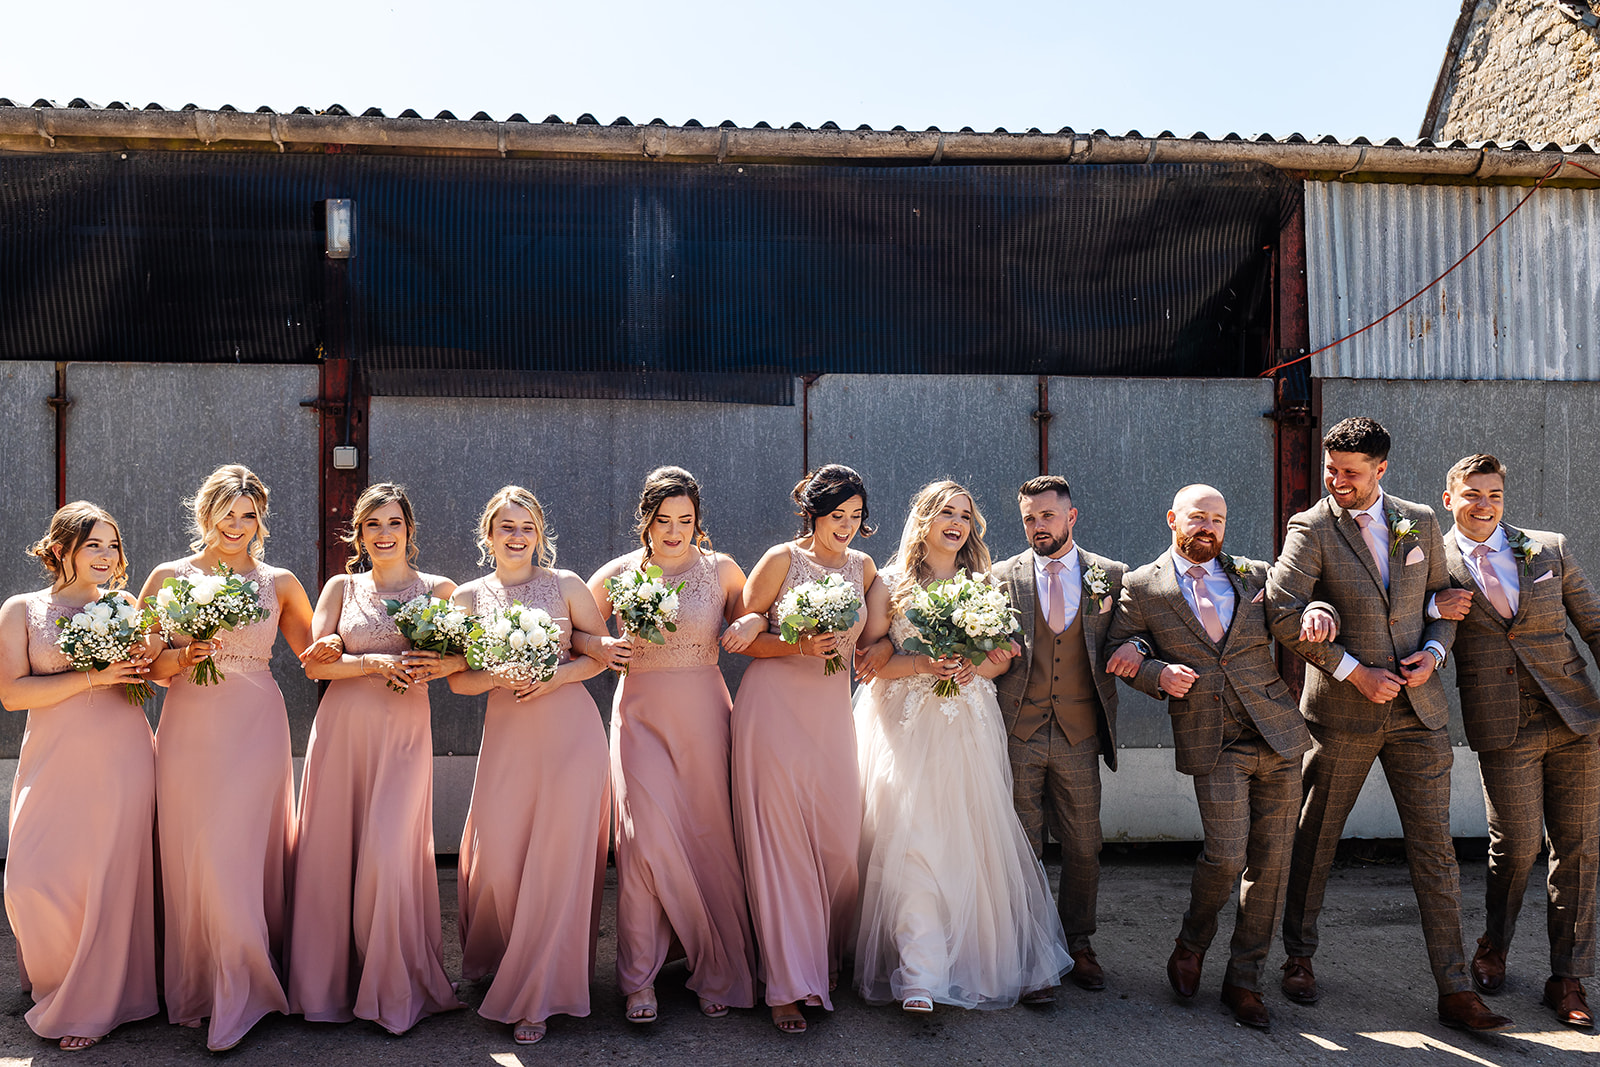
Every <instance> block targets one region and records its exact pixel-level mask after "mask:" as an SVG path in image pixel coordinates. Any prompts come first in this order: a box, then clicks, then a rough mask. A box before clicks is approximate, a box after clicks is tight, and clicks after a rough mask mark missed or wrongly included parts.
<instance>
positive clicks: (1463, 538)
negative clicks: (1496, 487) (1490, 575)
mask: <svg viewBox="0 0 1600 1067" xmlns="http://www.w3.org/2000/svg"><path fill="white" fill-rule="evenodd" d="M1455 535H1456V544H1458V545H1460V546H1461V554H1462V555H1463V556H1465V557H1466V560H1467V569H1468V570H1470V571H1471V572H1472V577H1473V579H1474V580H1476V581H1477V583H1478V588H1479V589H1482V588H1483V572H1482V571H1481V570H1480V569H1479V568H1478V559H1477V557H1476V556H1474V555H1473V554H1472V553H1474V552H1476V551H1477V549H1478V546H1479V545H1480V544H1484V545H1488V546H1489V566H1491V567H1493V568H1494V576H1495V577H1496V578H1499V579H1500V588H1501V589H1503V590H1504V591H1505V594H1506V601H1507V602H1508V603H1509V604H1510V605H1511V614H1513V615H1515V614H1516V613H1517V601H1518V598H1520V597H1521V595H1522V584H1521V580H1520V579H1519V578H1518V577H1517V554H1516V553H1515V552H1513V551H1511V542H1509V541H1507V540H1506V532H1505V531H1504V530H1502V529H1501V528H1500V527H1498V526H1496V527H1495V528H1494V533H1492V534H1490V535H1489V539H1488V540H1487V541H1474V540H1473V539H1472V538H1470V537H1468V536H1467V535H1466V534H1464V533H1462V532H1461V527H1459V526H1457V527H1456V528H1455Z"/></svg>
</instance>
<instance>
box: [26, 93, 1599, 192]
mask: <svg viewBox="0 0 1600 1067" xmlns="http://www.w3.org/2000/svg"><path fill="white" fill-rule="evenodd" d="M137 148H153V149H162V150H173V149H199V150H204V149H208V148H214V149H224V150H255V151H277V152H296V151H319V152H320V151H338V150H341V149H356V150H359V151H363V152H371V153H393V154H425V153H429V152H442V153H450V154H477V155H486V156H493V155H499V156H521V157H542V158H564V159H610V160H625V159H642V160H648V161H675V162H693V161H700V162H709V161H716V162H719V163H743V162H752V163H763V162H764V163H774V162H793V163H806V162H811V163H834V162H842V161H843V162H857V163H861V162H869V161H881V162H885V163H894V164H900V165H903V164H907V163H911V164H929V165H937V164H939V163H941V162H947V163H957V162H961V163H1002V162H1009V163H1032V164H1038V163H1065V162H1071V163H1264V164H1267V165H1270V166H1274V167H1277V168H1279V169H1282V170H1297V171H1304V172H1307V173H1311V174H1315V175H1318V176H1327V177H1333V176H1338V177H1352V176H1357V175H1360V176H1370V175H1419V176H1426V177H1443V178H1450V179H1456V180H1464V181H1518V180H1525V179H1528V178H1537V177H1539V176H1540V175H1541V174H1542V173H1543V172H1544V171H1545V170H1547V169H1548V168H1549V167H1550V166H1552V165H1553V164H1554V163H1556V162H1559V161H1560V160H1561V159H1562V158H1564V157H1578V158H1581V159H1584V160H1588V161H1591V162H1592V161H1594V159H1595V158H1596V154H1597V153H1596V148H1595V146H1593V145H1587V144H1583V145H1567V146H1562V145H1557V144H1545V145H1530V144H1528V143H1527V142H1525V141H1520V140H1519V141H1513V142H1510V143H1509V144H1497V143H1495V142H1492V141H1485V142H1481V143H1467V142H1463V141H1453V142H1451V143H1449V144H1446V145H1436V144H1435V143H1434V142H1432V141H1430V140H1428V139H1426V138H1423V139H1419V140H1415V141H1402V140H1400V139H1399V138H1397V137H1391V138H1390V139H1388V140H1387V141H1384V142H1383V143H1382V144H1374V143H1373V142H1372V141H1371V140H1369V139H1368V138H1365V137H1356V138H1354V139H1352V140H1349V141H1340V140H1339V139H1337V138H1334V137H1331V136H1323V137H1316V138H1308V137H1306V136H1304V135H1302V134H1299V133H1292V134H1289V135H1288V136H1285V137H1277V136H1274V135H1272V134H1259V135H1254V136H1252V137H1249V138H1246V137H1242V136H1240V135H1239V134H1237V133H1228V134H1225V135H1223V136H1222V137H1218V138H1213V137H1210V136H1208V135H1207V134H1205V133H1204V132H1197V133H1194V134H1192V135H1190V136H1188V137H1179V136H1177V135H1175V134H1174V133H1173V132H1172V131H1170V130H1163V131H1162V132H1160V133H1158V134H1155V135H1153V136H1146V135H1144V134H1142V133H1140V132H1139V131H1138V130H1129V131H1128V132H1127V133H1125V134H1121V135H1113V134H1111V133H1108V132H1107V131H1105V130H1103V129H1100V130H1094V131H1091V132H1087V133H1084V132H1079V131H1076V130H1074V129H1072V128H1071V127H1062V128H1061V129H1059V130H1057V131H1055V132H1053V133H1047V132H1044V131H1042V130H1039V129H1037V128H1035V129H1030V130H1027V131H1023V132H1015V133H1014V132H1011V131H1009V130H1005V129H997V130H993V131H988V132H979V131H976V130H974V129H972V128H971V127H963V128H962V129H960V130H941V129H939V128H937V127H930V128H928V129H927V130H920V131H919V130H907V129H906V128H905V127H903V126H895V127H893V128H892V129H888V130H875V129H873V128H871V127H870V126H857V127H856V128H854V129H844V128H842V127H841V126H840V125H839V124H838V123H836V122H824V123H822V124H821V125H820V126H818V127H816V128H808V127H806V126H805V125H804V124H802V123H798V122H795V123H790V124H789V125H787V126H782V125H781V124H780V125H773V124H770V123H767V122H757V123H756V124H755V125H754V126H750V127H741V126H739V125H737V124H736V123H734V122H732V121H731V120H724V121H722V122H721V123H718V124H716V125H714V126H713V125H708V124H706V123H702V122H700V121H698V120H696V119H687V120H685V121H683V122H682V123H677V124H674V123H669V122H668V121H667V120H665V119H662V118H653V119H651V120H649V121H648V122H644V123H635V122H634V121H632V120H631V119H629V118H628V117H626V116H619V117H617V118H616V119H614V120H612V122H610V123H609V124H604V123H601V122H600V120H598V119H597V118H595V116H594V115H592V114H583V115H580V116H578V117H577V119H576V120H575V121H571V122H568V121H565V120H563V119H562V118H561V116H559V115H549V116H546V117H545V119H544V120H543V121H541V122H530V121H528V119H527V118H526V117H525V116H524V115H522V114H520V113H519V114H513V115H510V116H508V117H507V118H505V119H504V120H497V119H495V118H493V117H492V116H490V115H489V114H487V113H486V112H483V111H479V112H476V113H475V114H473V116H472V117H471V118H470V119H465V120H463V119H458V118H457V117H456V116H455V115H453V114H452V113H450V112H448V111H442V112H440V113H439V114H438V115H436V116H434V117H433V118H424V117H423V116H421V115H420V114H418V113H417V112H416V111H414V110H412V109H409V108H408V109H406V110H405V111H403V112H401V113H400V114H399V115H398V116H395V117H392V118H391V117H388V116H385V115H384V113H383V112H382V111H381V110H380V109H378V108H368V109H366V110H365V111H363V112H361V113H360V114H359V115H358V114H356V113H355V112H354V110H353V109H351V108H346V107H344V106H342V105H340V104H332V105H330V106H328V107H325V108H320V109H312V108H310V107H297V108H294V109H293V110H291V111H287V112H279V111H274V110H273V109H272V108H269V107H259V108H256V109H255V110H253V111H247V110H241V109H239V108H236V107H234V106H233V105H224V106H222V107H221V108H219V109H217V110H214V111H211V110H204V109H201V108H199V107H197V106H196V105H194V104H185V105H184V106H183V107H182V108H178V109H170V110H169V109H167V108H165V107H163V106H161V105H160V104H154V103H152V104H148V105H146V106H145V107H143V108H138V109H134V108H130V107H128V105H126V104H124V103H122V102H120V101H117V102H113V103H111V104H108V105H106V106H105V107H103V108H101V107H97V106H96V105H94V104H92V103H90V102H89V101H87V100H84V99H82V98H78V99H74V100H72V101H70V102H69V103H68V104H67V105H66V106H65V107H60V106H57V105H56V104H55V102H53V101H49V100H36V101H34V102H33V104H32V105H31V106H20V105H19V104H18V103H17V102H16V101H13V100H8V99H5V98H0V152H8V151H9V152H16V151H23V152H37V151H62V150H67V151H117V150H121V149H137ZM1564 177H1571V178H1573V179H1578V178H1579V175H1577V174H1576V173H1573V174H1571V175H1564Z"/></svg>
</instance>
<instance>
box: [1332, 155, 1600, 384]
mask: <svg viewBox="0 0 1600 1067" xmlns="http://www.w3.org/2000/svg"><path fill="white" fill-rule="evenodd" d="M1527 194H1528V189H1527V188H1526V187H1516V186H1489V187H1482V188H1467V187H1457V186H1433V185H1376V184H1343V183H1337V182H1308V183H1307V185H1306V200H1305V202H1306V282H1307V289H1308V294H1307V295H1308V298H1309V304H1310V322H1311V347H1312V348H1313V349H1315V348H1320V347H1322V346H1323V345H1325V344H1327V343H1328V342H1330V341H1333V340H1335V339H1336V338H1338V337H1341V336H1345V335H1347V334H1349V333H1351V332H1353V331H1355V330H1358V329H1360V328H1361V327H1362V326H1365V325H1366V324H1367V323H1369V322H1372V321H1373V320H1374V319H1376V318H1378V317H1379V316H1380V315H1383V314H1384V313H1385V312H1387V311H1389V310H1390V309H1392V308H1394V307H1395V306H1396V305H1398V304H1399V303H1400V302H1401V301H1403V300H1405V299H1406V298H1407V297H1409V296H1411V295H1412V294H1413V293H1415V292H1417V291H1418V290H1419V289H1421V288H1422V287H1423V286H1424V285H1426V284H1428V282H1430V281H1432V280H1433V279H1434V278H1436V277H1438V276H1439V275H1440V274H1442V273H1443V272H1444V270H1445V269H1446V268H1447V267H1449V266H1450V264H1452V263H1454V262H1455V261H1456V260H1457V259H1459V258H1460V257H1461V256H1462V255H1463V254H1465V253H1466V251H1467V250H1468V249H1469V248H1471V247H1472V246H1473V245H1474V244H1476V243H1477V242H1478V241H1479V240H1480V239H1481V238H1482V237H1483V236H1484V234H1486V233H1488V232H1489V230H1491V229H1492V228H1493V227H1494V225H1495V223H1496V222H1498V221H1499V220H1500V219H1502V218H1504V217H1505V216H1506V215H1507V213H1509V212H1510V211H1511V210H1512V209H1513V208H1515V207H1516V206H1517V203H1518V202H1519V201H1521V200H1522V198H1523V197H1525V196H1526V195H1527ZM1597 306H1600V191H1596V190H1588V189H1549V188H1546V189H1541V190H1539V191H1538V192H1537V193H1535V194H1534V196H1533V199H1532V201H1531V202H1530V203H1529V204H1528V205H1527V206H1526V207H1524V208H1523V209H1522V210H1521V211H1520V212H1518V213H1517V215H1516V217H1515V218H1513V219H1512V220H1511V221H1510V222H1508V223H1507V224H1506V225H1505V226H1504V227H1502V228H1501V229H1500V231H1499V232H1498V233H1496V234H1495V235H1494V236H1493V237H1491V238H1489V240H1488V241H1487V242H1486V243H1485V244H1484V246H1483V248H1482V249H1480V250H1479V251H1478V253H1477V254H1476V255H1474V256H1473V257H1472V258H1470V259H1468V260H1467V261H1466V262H1465V263H1463V264H1462V265H1461V266H1460V267H1459V268H1458V269H1457V270H1456V271H1455V272H1454V273H1453V274H1451V275H1450V276H1449V277H1448V278H1446V279H1445V280H1444V281H1443V282H1441V283H1440V284H1439V285H1438V286H1437V287H1436V288H1434V289H1433V290H1431V291H1429V292H1428V293H1427V294H1426V295H1424V296H1423V297H1422V298H1421V299H1419V300H1418V301H1416V303H1414V304H1412V305H1411V306H1409V307H1407V308H1406V309H1405V310H1404V311H1402V312H1400V313H1399V314H1398V315H1395V316H1394V317H1393V318H1391V319H1389V320H1388V321H1387V322H1384V323H1383V324H1381V325H1379V326H1377V327H1376V328H1374V329H1372V330H1369V331H1368V332H1366V333H1364V334H1362V335H1361V336H1360V337H1357V338H1354V339H1353V340H1350V341H1347V342H1345V343H1343V344H1341V345H1339V346H1337V347H1336V348H1333V349H1331V350H1329V351H1328V352H1325V353H1323V354H1322V355H1320V356H1318V357H1316V359H1315V360H1314V361H1313V367H1312V373H1313V374H1315V375H1316V376H1317V377H1320V378H1423V379H1536V380H1538V379H1542V380H1551V381H1600V351H1597V346H1600V323H1597V321H1596V320H1597V316H1596V311H1597Z"/></svg>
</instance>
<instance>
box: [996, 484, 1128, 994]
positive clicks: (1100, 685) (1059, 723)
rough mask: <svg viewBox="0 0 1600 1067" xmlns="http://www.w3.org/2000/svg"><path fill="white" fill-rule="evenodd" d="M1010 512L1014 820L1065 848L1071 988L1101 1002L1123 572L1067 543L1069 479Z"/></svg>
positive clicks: (1006, 574)
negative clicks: (1104, 829)
mask: <svg viewBox="0 0 1600 1067" xmlns="http://www.w3.org/2000/svg"><path fill="white" fill-rule="evenodd" d="M1017 502H1018V505H1019V507H1020V509H1021V511H1022V525H1023V529H1024V530H1026V531H1027V534H1028V543H1029V544H1030V545H1031V546H1032V547H1031V549H1030V550H1029V551H1027V552H1024V553H1022V554H1021V555H1020V556H1013V557H1012V558H1010V559H1008V560H1005V561H1004V562H1001V563H999V564H997V565H996V566H995V568H994V574H995V577H996V578H998V579H999V580H1000V582H1001V584H1002V585H1003V586H1004V587H1005V589H1006V590H1007V592H1008V593H1009V594H1010V596H1011V603H1012V605H1013V606H1014V607H1015V608H1016V609H1017V614H1018V616H1019V617H1020V619H1021V622H1022V654H1021V655H1020V656H1017V657H1015V658H1014V659H1013V660H1012V661H1011V667H1010V669H1009V670H1008V671H1007V672H1006V673H1005V674H1003V675H1001V676H1000V678H999V679H998V680H997V681H996V687H997V689H998V694H997V695H998V697H999V701H1000V711H1001V714H1002V715H1003V716H1004V717H1005V725H1006V733H1007V735H1008V738H1009V741H1010V750H1011V772H1012V779H1013V782H1014V788H1015V797H1014V799H1015V802H1016V807H1017V817H1018V819H1020V820H1021V822H1022V829H1023V831H1024V832H1025V833H1027V835H1028V838H1029V840H1030V841H1032V842H1033V850H1034V852H1035V854H1039V853H1042V852H1043V851H1044V831H1045V825H1046V821H1047V820H1048V822H1049V825H1050V828H1051V830H1052V831H1053V832H1054V833H1055V835H1056V837H1057V838H1058V839H1059V840H1060V841H1061V891H1060V897H1059V900H1058V902H1057V908H1058V910H1059V911H1060V913H1061V925H1062V928H1063V929H1064V931H1065V932H1066V935H1067V948H1068V950H1069V951H1071V953H1072V958H1073V960H1074V961H1075V966H1074V967H1073V969H1072V971H1071V972H1070V975H1069V976H1070V977H1071V979H1072V981H1073V982H1074V983H1075V984H1077V985H1078V986H1079V987H1081V988H1083V989H1090V990H1100V989H1104V988H1105V985H1106V980H1105V971H1104V970H1103V969H1102V968H1101V966H1100V962H1099V960H1098V959H1096V957H1095V953H1094V946H1093V944H1092V943H1091V940H1090V939H1091V938H1092V937H1093V936H1094V932H1095V909H1096V905H1097V901H1098V898H1099V894H1100V845H1101V839H1100V766H1099V761H1100V760H1101V759H1104V760H1105V762H1106V766H1108V767H1110V768H1111V769H1112V770H1113V771H1115V770H1116V769H1117V683H1116V680H1115V679H1113V678H1112V677H1111V676H1110V675H1108V674H1106V673H1105V670H1104V657H1103V649H1104V648H1105V637H1106V629H1107V627H1109V626H1110V624H1111V613H1112V608H1113V607H1114V606H1115V605H1116V603H1117V597H1118V595H1119V594H1120V593H1121V591H1122V575H1123V573H1124V572H1125V571H1126V570H1127V567H1126V566H1125V565H1124V564H1122V563H1119V562H1117V561H1116V560H1114V559H1107V558H1106V557H1104V556H1097V555H1095V554H1094V553H1092V552H1088V551H1086V550H1083V549H1080V548H1079V547H1078V545H1077V543H1076V542H1074V541H1073V539H1072V527H1073V526H1074V524H1076V523H1077V521H1078V509H1077V508H1075V507H1073V506H1072V489H1071V487H1070V486H1069V485H1068V484H1067V480H1066V479H1065V478H1063V477H1061V476H1059V475H1054V474H1050V475H1043V476H1041V477H1038V478H1034V479H1033V480H1031V481H1029V482H1026V483H1025V484H1024V485H1023V486H1022V488H1021V489H1020V490H1019V491H1018V493H1017ZM1023 999H1024V1001H1025V1002H1032V1003H1039V1002H1043V1001H1045V1000H1048V999H1049V997H1048V994H1044V995H1035V996H1032V997H1024V998H1023Z"/></svg>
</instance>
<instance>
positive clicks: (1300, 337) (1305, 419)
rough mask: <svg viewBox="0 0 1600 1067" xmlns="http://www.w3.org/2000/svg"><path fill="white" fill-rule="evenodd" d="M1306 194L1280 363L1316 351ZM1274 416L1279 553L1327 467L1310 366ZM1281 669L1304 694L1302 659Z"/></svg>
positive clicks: (1280, 279) (1290, 233)
mask: <svg viewBox="0 0 1600 1067" xmlns="http://www.w3.org/2000/svg"><path fill="white" fill-rule="evenodd" d="M1301 189H1302V194H1301V200H1300V203H1299V204H1298V205H1296V207H1295V210H1294V212H1293V213H1292V214H1291V215H1290V216H1289V218H1288V219H1287V220H1286V221H1285V223H1284V225H1283V228H1282V229H1281V230H1280V231H1279V234H1278V247H1277V251H1276V253H1275V254H1274V262H1273V277H1274V280H1275V282H1276V284H1275V286H1274V288H1275V292H1274V293H1273V300H1274V301H1276V303H1275V305H1274V316H1273V317H1274V326H1275V327H1276V329H1275V331H1274V332H1275V336H1274V338H1273V347H1274V349H1275V353H1274V354H1275V358H1274V360H1273V363H1274V364H1283V363H1287V362H1289V361H1290V360H1294V359H1298V358H1300V357H1301V356H1303V355H1305V354H1306V352H1308V351H1309V350H1310V345H1311V333H1310V331H1311V326H1310V317H1309V315H1308V313H1307V296H1306V230H1305V199H1304V193H1303V190H1304V186H1303V185H1302V186H1301ZM1271 416H1272V419H1273V421H1274V423H1275V426H1276V433H1275V443H1276V450H1275V456H1274V461H1273V472H1274V478H1275V483H1276V484H1275V487H1274V492H1273V501H1274V505H1273V506H1274V514H1273V519H1274V526H1273V543H1272V547H1273V551H1274V552H1277V551H1279V550H1281V549H1282V548H1283V535H1284V531H1285V529H1286V528H1287V527H1288V524H1289V519H1290V518H1291V517H1292V516H1293V515H1295V513H1297V512H1300V511H1304V510H1305V509H1306V508H1309V507H1310V506H1311V505H1312V504H1313V503H1315V501H1316V499H1317V484H1318V472H1319V471H1320V470H1321V466H1322V448H1321V438H1320V436H1319V434H1320V423H1321V420H1322V389H1321V383H1320V382H1318V381H1316V380H1314V379H1313V378H1312V377H1311V364H1310V363H1309V362H1303V363H1296V364H1294V366H1292V367H1284V368H1283V369H1282V370H1280V371H1278V373H1277V375H1276V376H1275V377H1274V380H1273V407H1272V412H1271ZM1278 667H1279V669H1280V670H1281V671H1282V673H1283V677H1284V679H1285V680H1286V681H1288V682H1289V684H1290V685H1292V686H1294V687H1295V688H1296V689H1297V690H1298V689H1299V688H1300V686H1301V684H1303V681H1304V678H1305V664H1304V663H1303V662H1302V661H1301V659H1300V657H1299V656H1296V655H1295V654H1293V653H1292V652H1288V651H1286V650H1284V649H1283V648H1281V647H1280V648H1279V650H1278Z"/></svg>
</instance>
